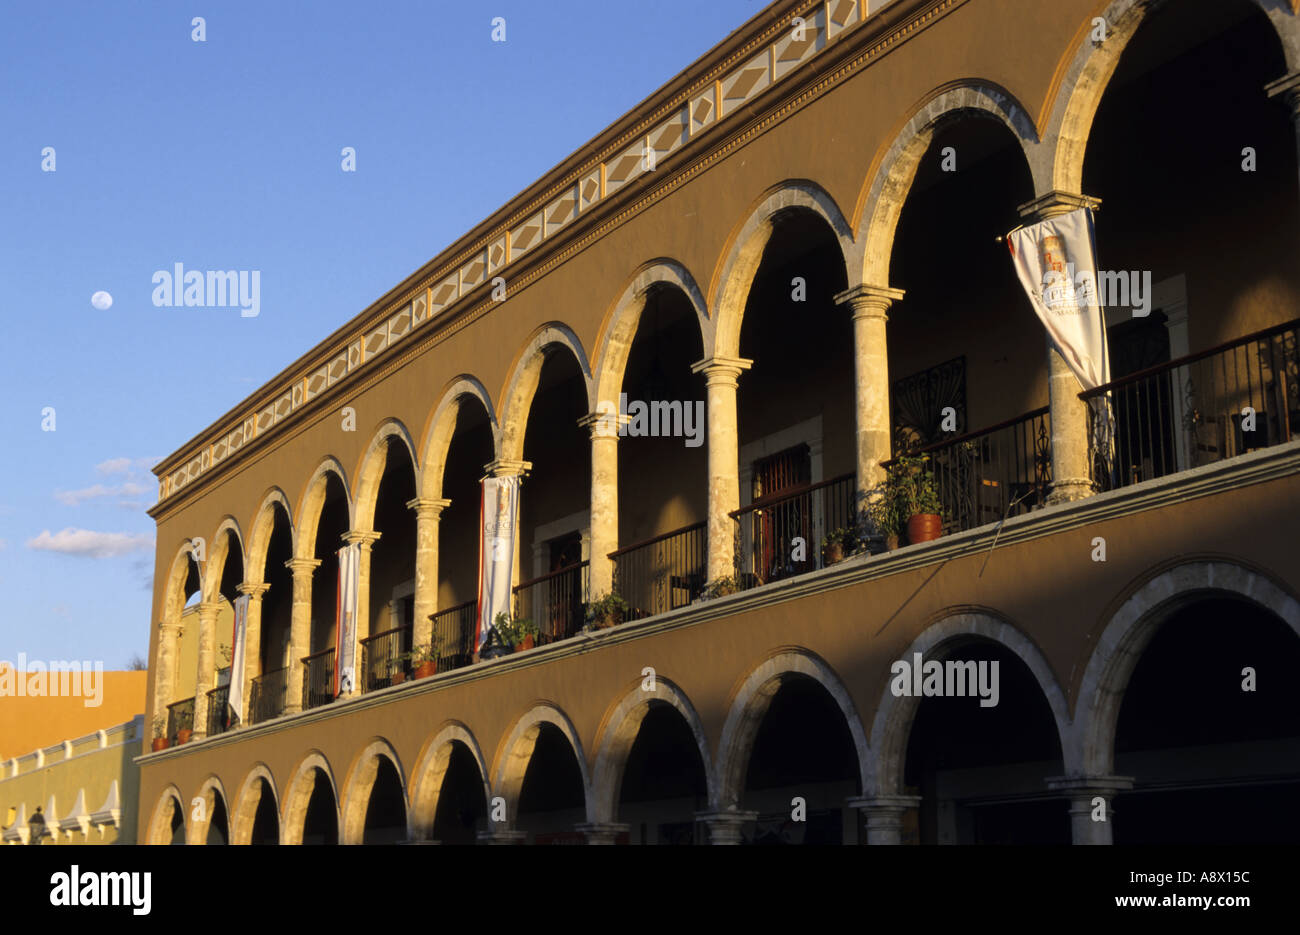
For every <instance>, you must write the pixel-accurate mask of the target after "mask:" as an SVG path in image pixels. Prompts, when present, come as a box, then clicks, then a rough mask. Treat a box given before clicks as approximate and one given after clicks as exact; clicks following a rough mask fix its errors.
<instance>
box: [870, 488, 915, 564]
mask: <svg viewBox="0 0 1300 935" xmlns="http://www.w3.org/2000/svg"><path fill="white" fill-rule="evenodd" d="M899 489H900V485H899V484H898V482H897V481H896V480H895V479H894V477H893V475H892V474H891V475H889V476H888V477H886V479H885V480H884V481H883V482H882V483H880V484H877V485H876V486H875V487H874V488H872V490H871V491H870V493H868V494H867V497H866V505H865V507H864V508H863V510H862V515H863V520H864V526H865V527H866V529H867V530H869V533H870V534H871V535H874V536H876V537H878V538H877V539H876V541H877V542H878V543H880V544H883V545H884V547H885V549H886V550H887V551H890V552H892V551H893V550H894V549H896V548H898V535H899V533H900V532H901V531H902V528H903V525H904V523H906V522H907V517H905V516H903V517H900V516H899Z"/></svg>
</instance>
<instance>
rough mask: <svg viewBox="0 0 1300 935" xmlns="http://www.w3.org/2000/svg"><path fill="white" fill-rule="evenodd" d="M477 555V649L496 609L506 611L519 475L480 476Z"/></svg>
mask: <svg viewBox="0 0 1300 935" xmlns="http://www.w3.org/2000/svg"><path fill="white" fill-rule="evenodd" d="M479 502H480V512H479V518H480V523H479V528H480V529H481V530H482V538H481V540H480V542H479V556H478V634H477V636H476V638H475V641H474V647H475V649H476V650H477V649H481V648H482V646H483V642H484V640H486V639H487V635H488V628H489V627H491V626H492V622H493V621H494V620H495V619H496V615H497V614H499V613H507V614H508V613H510V586H511V583H512V582H511V576H512V574H513V571H514V560H515V522H516V520H517V519H518V516H519V476H518V475H517V474H516V475H511V476H508V477H485V478H483V494H482V498H481V499H480V501H479Z"/></svg>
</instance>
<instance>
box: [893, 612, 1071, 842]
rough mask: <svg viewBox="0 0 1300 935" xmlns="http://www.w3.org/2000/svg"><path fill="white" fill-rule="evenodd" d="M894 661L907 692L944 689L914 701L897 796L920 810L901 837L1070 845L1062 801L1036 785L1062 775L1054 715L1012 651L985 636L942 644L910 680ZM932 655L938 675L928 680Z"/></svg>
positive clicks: (911, 815)
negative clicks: (915, 800)
mask: <svg viewBox="0 0 1300 935" xmlns="http://www.w3.org/2000/svg"><path fill="white" fill-rule="evenodd" d="M902 661H903V662H904V663H906V664H907V665H908V666H909V667H910V668H911V669H912V673H911V674H906V675H905V676H904V677H905V678H906V679H907V681H906V682H905V683H904V684H903V687H907V688H909V690H911V691H912V696H913V697H915V695H916V693H917V692H926V693H931V692H942V693H943V694H927V695H926V696H925V697H922V698H921V700H920V703H919V704H918V705H917V708H916V716H915V718H914V720H913V721H912V724H911V728H910V732H909V734H908V739H907V754H906V759H905V765H904V770H903V783H904V792H905V793H906V794H908V795H919V796H921V806H920V808H919V810H909V812H907V813H905V814H904V817H903V829H902V841H903V843H905V844H907V843H921V844H1068V843H1070V825H1069V813H1068V810H1067V805H1066V802H1065V800H1063V799H1061V798H1060V797H1059V794H1057V793H1053V792H1050V791H1049V790H1048V788H1047V784H1046V781H1045V780H1046V779H1047V778H1048V777H1051V776H1059V775H1061V774H1062V772H1063V771H1064V770H1063V767H1062V760H1061V744H1060V737H1059V735H1058V732H1057V728H1056V721H1055V719H1054V717H1053V716H1052V710H1051V707H1050V705H1049V704H1048V703H1047V699H1046V698H1045V697H1044V696H1043V691H1042V689H1041V688H1040V687H1039V684H1038V681H1037V679H1035V678H1034V675H1033V673H1032V672H1031V671H1030V670H1029V667H1028V666H1026V665H1025V664H1024V662H1022V661H1021V659H1020V657H1019V656H1017V655H1016V654H1015V653H1013V652H1011V651H1010V650H1008V649H1006V648H1005V647H1003V646H1000V645H999V644H997V643H994V642H992V641H989V640H984V639H978V638H977V639H970V640H954V641H950V642H948V643H944V644H941V646H940V647H939V648H938V650H937V651H933V652H931V653H928V654H926V656H925V658H924V659H923V660H922V662H921V667H920V674H921V683H920V685H919V686H916V685H915V684H914V683H915V682H916V678H915V672H916V668H917V667H916V666H915V665H914V662H915V660H914V659H904V660H902ZM932 661H934V662H939V663H940V664H941V666H942V672H941V674H940V676H939V678H938V679H937V680H936V681H934V682H927V681H926V678H927V673H926V671H925V666H926V665H927V664H928V663H930V662H932ZM971 663H974V665H973V666H972V665H971ZM894 678H895V679H897V678H899V676H898V675H895V676H894ZM984 702H995V703H993V704H989V705H985V704H984ZM918 811H919V814H918Z"/></svg>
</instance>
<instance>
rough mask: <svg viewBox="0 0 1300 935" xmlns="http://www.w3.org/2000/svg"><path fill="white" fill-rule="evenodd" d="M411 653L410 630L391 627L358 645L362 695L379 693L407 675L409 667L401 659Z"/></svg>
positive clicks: (408, 628)
mask: <svg viewBox="0 0 1300 935" xmlns="http://www.w3.org/2000/svg"><path fill="white" fill-rule="evenodd" d="M410 650H411V628H410V627H394V628H393V629H391V630H384V631H383V632H381V633H376V634H374V635H373V636H368V637H366V638H365V639H364V640H362V641H361V672H362V680H361V686H362V690H363V691H368V692H372V691H378V690H379V689H381V688H388V687H389V686H390V685H394V684H396V682H397V681H398V680H399V679H398V674H399V673H400V675H401V678H400V680H401V681H405V680H406V678H407V676H409V675H410V666H409V665H407V664H406V660H405V659H403V658H402V655H403V654H404V653H407V652H409V651H410Z"/></svg>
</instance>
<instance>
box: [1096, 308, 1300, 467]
mask: <svg viewBox="0 0 1300 935" xmlns="http://www.w3.org/2000/svg"><path fill="white" fill-rule="evenodd" d="M1079 397H1080V398H1081V399H1083V400H1084V401H1085V402H1087V403H1088V440H1089V454H1090V456H1091V464H1092V471H1093V481H1094V482H1095V483H1096V484H1097V486H1098V487H1099V488H1100V489H1102V490H1111V489H1114V488H1116V487H1124V486H1127V485H1129V484H1135V483H1138V482H1139V481H1144V480H1151V479H1152V478H1156V477H1164V476H1166V475H1168V474H1173V473H1175V472H1177V471H1182V470H1186V469H1188V468H1193V467H1197V466H1199V465H1202V464H1210V463H1212V462H1215V461H1222V460H1223V459H1225V458H1231V457H1235V456H1236V455H1240V454H1245V453H1246V452H1249V451H1253V450H1255V449H1257V448H1267V447H1269V446H1271V445H1277V444H1280V443H1282V442H1288V441H1291V440H1292V439H1293V438H1297V437H1300V319H1295V320H1292V321H1289V322H1287V323H1285V324H1282V325H1276V326H1275V327H1272V328H1267V329H1265V330H1263V331H1257V332H1254V333H1253V334H1248V335H1244V336H1243V337H1240V338H1237V339H1235V340H1233V341H1229V342H1227V343H1225V344H1220V345H1217V346H1215V347H1212V348H1209V349H1207V350H1204V351H1200V352H1199V353H1196V354H1189V355H1187V356H1185V357H1179V358H1177V359H1175V360H1171V361H1169V362H1168V363H1164V364H1160V365H1158V366H1155V367H1149V368H1147V369H1146V370H1140V371H1138V372H1137V373H1134V374H1130V375H1128V376H1126V377H1122V378H1120V379H1118V380H1112V381H1111V382H1110V383H1107V384H1104V385H1102V386H1099V387H1097V388H1096V389H1092V390H1087V391H1085V392H1083V393H1080V394H1079Z"/></svg>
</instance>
